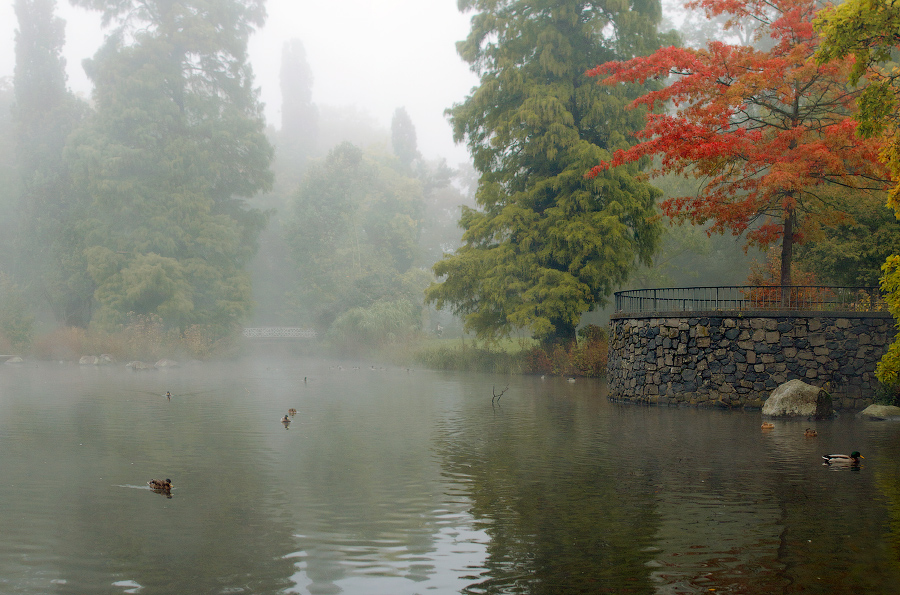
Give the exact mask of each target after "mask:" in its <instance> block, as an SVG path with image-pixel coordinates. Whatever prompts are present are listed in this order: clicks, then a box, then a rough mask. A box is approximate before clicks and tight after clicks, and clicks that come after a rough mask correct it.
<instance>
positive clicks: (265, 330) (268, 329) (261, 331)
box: [243, 326, 317, 339]
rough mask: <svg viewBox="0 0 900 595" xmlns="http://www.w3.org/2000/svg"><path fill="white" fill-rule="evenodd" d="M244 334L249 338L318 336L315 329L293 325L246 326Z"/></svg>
mask: <svg viewBox="0 0 900 595" xmlns="http://www.w3.org/2000/svg"><path fill="white" fill-rule="evenodd" d="M243 334H244V336H245V337H246V338H248V339H315V338H316V336H317V333H316V331H315V330H313V329H309V328H300V327H293V326H261V327H254V328H245V329H244V333H243Z"/></svg>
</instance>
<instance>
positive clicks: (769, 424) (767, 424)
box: [759, 421, 775, 430]
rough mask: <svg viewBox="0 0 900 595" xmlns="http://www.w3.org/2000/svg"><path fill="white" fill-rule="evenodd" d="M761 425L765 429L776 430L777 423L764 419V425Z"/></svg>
mask: <svg viewBox="0 0 900 595" xmlns="http://www.w3.org/2000/svg"><path fill="white" fill-rule="evenodd" d="M759 427H760V428H762V429H763V430H774V429H775V424H773V423H772V422H770V421H764V422H762V425H761V426H759Z"/></svg>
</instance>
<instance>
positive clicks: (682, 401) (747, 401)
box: [607, 312, 895, 410]
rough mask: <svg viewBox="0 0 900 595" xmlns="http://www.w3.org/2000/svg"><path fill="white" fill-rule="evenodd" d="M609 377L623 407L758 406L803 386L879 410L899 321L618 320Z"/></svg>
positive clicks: (873, 317)
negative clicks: (878, 370)
mask: <svg viewBox="0 0 900 595" xmlns="http://www.w3.org/2000/svg"><path fill="white" fill-rule="evenodd" d="M610 327H611V328H610V331H611V339H610V345H609V363H608V369H607V378H608V384H609V398H610V399H611V400H614V401H622V402H633V403H647V404H658V405H676V406H677V405H694V406H700V407H704V406H709V407H711V406H718V407H728V408H737V407H742V408H757V407H762V405H763V402H764V401H765V400H766V399H767V398H768V397H769V394H770V393H771V392H772V390H774V389H775V388H776V387H777V386H778V385H780V384H782V383H784V382H787V381H788V380H793V379H794V378H799V379H801V380H803V381H804V382H807V383H809V384H812V385H815V386H820V387H823V388H825V389H826V390H827V391H828V392H829V393H830V394H831V396H832V399H833V403H834V408H835V409H837V410H841V409H844V410H860V409H863V408H865V407H866V406H868V405H870V404H872V402H873V396H874V394H875V391H876V389H877V386H878V381H877V380H876V378H875V366H876V365H877V364H878V361H879V360H880V359H881V356H882V355H883V354H884V353H885V351H886V350H887V347H888V346H889V345H890V343H891V342H892V341H893V338H894V333H895V328H894V320H893V318H891V317H890V316H889V315H882V314H868V315H865V314H860V315H852V316H832V317H823V316H816V315H814V314H812V315H808V316H806V315H804V316H801V315H794V316H780V317H774V316H769V317H767V316H756V315H749V316H748V315H744V316H741V315H739V314H737V313H721V312H716V313H710V315H702V314H698V315H694V316H691V317H675V316H673V317H669V318H667V317H657V318H649V317H648V318H639V317H628V316H625V315H619V316H615V317H613V319H612V320H611V321H610Z"/></svg>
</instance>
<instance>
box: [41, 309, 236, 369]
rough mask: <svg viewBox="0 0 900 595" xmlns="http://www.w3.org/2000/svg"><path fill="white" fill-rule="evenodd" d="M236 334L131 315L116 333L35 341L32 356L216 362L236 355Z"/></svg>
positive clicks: (67, 333) (60, 334)
mask: <svg viewBox="0 0 900 595" xmlns="http://www.w3.org/2000/svg"><path fill="white" fill-rule="evenodd" d="M236 338H237V330H236V329H235V332H234V333H232V334H230V335H226V336H223V335H222V333H221V330H220V329H218V328H211V327H204V326H202V325H192V326H190V327H188V328H187V329H185V330H183V331H182V330H180V329H176V328H168V327H166V325H165V324H164V323H163V320H162V319H161V318H160V317H159V316H155V315H149V316H143V315H132V316H130V317H129V321H128V324H126V325H124V326H122V327H121V328H119V329H117V330H115V331H104V330H99V329H95V328H91V329H83V328H75V327H65V328H58V329H56V330H54V331H52V332H50V333H48V334H45V335H43V336H40V337H38V338H37V340H35V342H34V346H33V349H32V355H34V356H35V357H37V358H39V359H49V360H66V361H73V360H74V361H77V360H78V359H79V358H80V357H82V356H85V355H100V354H108V355H110V356H112V357H113V358H114V359H115V360H117V361H132V360H142V361H147V362H154V361H157V360H160V359H162V358H172V359H200V360H206V359H213V358H222V357H232V356H234V355H235V354H236V353H237V340H236Z"/></svg>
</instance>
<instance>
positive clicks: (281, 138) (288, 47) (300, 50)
mask: <svg viewBox="0 0 900 595" xmlns="http://www.w3.org/2000/svg"><path fill="white" fill-rule="evenodd" d="M280 75H281V131H280V133H279V135H278V158H279V161H280V162H281V164H280V167H279V168H278V172H279V180H278V182H279V184H280V185H281V186H283V187H286V188H288V189H289V190H290V191H293V190H294V189H295V188H296V185H297V184H298V183H299V181H300V178H301V176H302V174H303V171H304V170H305V169H306V164H307V161H308V160H309V159H310V158H311V157H312V154H313V151H314V150H315V147H316V140H317V137H318V132H319V110H318V108H317V107H316V105H315V104H314V103H313V100H312V90H313V72H312V68H311V67H310V65H309V62H308V61H307V60H306V49H305V48H304V47H303V42H301V41H300V40H299V39H292V40H290V41H289V42H286V43H285V44H284V46H283V47H282V49H281V72H280ZM282 178H287V179H286V180H284V179H282Z"/></svg>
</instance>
